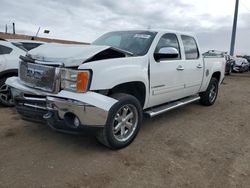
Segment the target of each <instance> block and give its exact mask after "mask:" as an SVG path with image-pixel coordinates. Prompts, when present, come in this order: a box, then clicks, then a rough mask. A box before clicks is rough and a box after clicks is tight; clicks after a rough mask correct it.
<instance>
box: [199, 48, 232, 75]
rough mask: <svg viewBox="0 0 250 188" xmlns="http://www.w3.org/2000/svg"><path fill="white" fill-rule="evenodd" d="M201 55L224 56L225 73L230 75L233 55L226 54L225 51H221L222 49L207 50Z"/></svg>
mask: <svg viewBox="0 0 250 188" xmlns="http://www.w3.org/2000/svg"><path fill="white" fill-rule="evenodd" d="M203 55H205V56H206V57H209V56H210V57H221V58H223V57H224V58H225V60H226V66H225V75H230V74H231V73H232V70H233V66H234V61H235V60H234V57H233V56H230V55H228V54H227V52H223V51H218V50H209V51H208V52H206V53H204V54H203Z"/></svg>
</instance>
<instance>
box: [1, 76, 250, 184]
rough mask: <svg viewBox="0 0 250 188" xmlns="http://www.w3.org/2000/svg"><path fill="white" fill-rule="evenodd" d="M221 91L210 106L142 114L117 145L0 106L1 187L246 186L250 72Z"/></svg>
mask: <svg viewBox="0 0 250 188" xmlns="http://www.w3.org/2000/svg"><path fill="white" fill-rule="evenodd" d="M219 92H220V93H219V97H218V99H217V102H216V103H215V105H214V106H212V107H203V106H200V105H199V104H198V103H194V104H191V105H188V106H185V107H183V108H180V109H176V110H173V111H171V112H169V113H166V114H163V115H161V116H159V117H156V118H153V119H145V120H144V124H143V126H142V128H141V131H140V132H139V135H138V136H137V138H136V140H135V141H134V142H133V143H132V144H131V145H130V146H129V147H127V148H125V149H122V150H119V151H111V150H109V149H107V148H105V147H104V146H102V145H101V144H98V143H97V142H96V140H95V138H94V137H93V136H90V135H88V134H87V135H84V136H72V135H64V134H60V133H57V132H54V131H52V130H51V129H50V128H49V127H47V126H45V125H41V124H36V123H31V122H26V121H24V120H21V119H20V118H19V116H18V115H17V114H16V113H15V110H14V109H12V108H3V107H0V187H1V188H2V187H3V188H5V187H11V188H12V187H75V188H78V187H202V188H206V187H218V188H223V187H225V188H228V187H249V185H250V74H249V73H246V74H233V75H232V76H229V77H227V78H226V79H225V81H224V84H223V85H222V86H221V87H220V91H219Z"/></svg>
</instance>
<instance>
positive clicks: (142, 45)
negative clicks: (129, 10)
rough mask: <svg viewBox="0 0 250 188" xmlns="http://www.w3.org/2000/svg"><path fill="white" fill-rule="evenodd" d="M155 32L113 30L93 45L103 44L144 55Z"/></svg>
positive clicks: (135, 54)
mask: <svg viewBox="0 0 250 188" xmlns="http://www.w3.org/2000/svg"><path fill="white" fill-rule="evenodd" d="M156 34H157V33H156V32H151V31H115V32H110V33H106V34H104V35H102V36H101V37H100V38H98V39H97V40H95V41H94V42H93V43H92V44H93V45H105V46H111V47H115V48H119V49H121V50H125V51H128V52H131V53H133V55H134V56H142V55H145V54H146V53H147V52H148V50H149V48H150V46H151V43H152V42H153V40H154V37H155V35H156Z"/></svg>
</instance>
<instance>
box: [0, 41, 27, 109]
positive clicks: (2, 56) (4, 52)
mask: <svg viewBox="0 0 250 188" xmlns="http://www.w3.org/2000/svg"><path fill="white" fill-rule="evenodd" d="M25 54H26V51H25V50H23V49H21V48H19V47H16V46H14V45H13V44H12V43H10V42H7V41H0V104H2V105H4V106H13V105H14V102H13V98H12V95H11V91H10V88H9V87H8V85H6V84H5V81H6V79H7V78H9V77H12V76H17V74H18V67H19V65H18V62H19V56H20V55H25Z"/></svg>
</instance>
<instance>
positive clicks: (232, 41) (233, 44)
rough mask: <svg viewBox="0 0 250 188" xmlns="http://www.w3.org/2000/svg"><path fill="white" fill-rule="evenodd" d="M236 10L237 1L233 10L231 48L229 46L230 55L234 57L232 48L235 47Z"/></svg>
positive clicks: (237, 6) (237, 0)
mask: <svg viewBox="0 0 250 188" xmlns="http://www.w3.org/2000/svg"><path fill="white" fill-rule="evenodd" d="M238 9H239V0H236V2H235V10H234V22H233V30H232V37H231V46H230V55H231V56H233V55H234V47H235V37H236V28H237V19H238Z"/></svg>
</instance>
